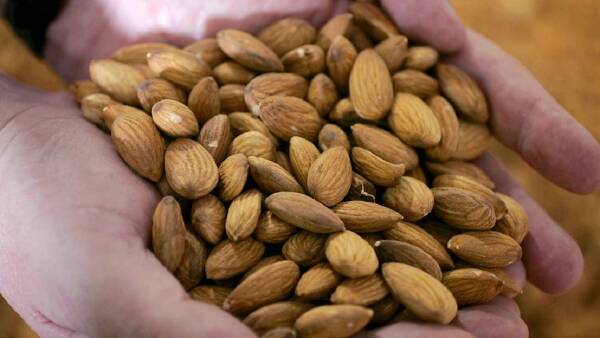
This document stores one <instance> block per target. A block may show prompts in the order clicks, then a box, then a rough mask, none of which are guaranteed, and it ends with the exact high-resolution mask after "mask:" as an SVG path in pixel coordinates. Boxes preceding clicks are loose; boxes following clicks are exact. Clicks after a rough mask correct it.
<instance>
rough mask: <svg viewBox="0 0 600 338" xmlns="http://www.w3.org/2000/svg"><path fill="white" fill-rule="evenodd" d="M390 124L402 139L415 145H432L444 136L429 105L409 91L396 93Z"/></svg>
mask: <svg viewBox="0 0 600 338" xmlns="http://www.w3.org/2000/svg"><path fill="white" fill-rule="evenodd" d="M388 124H389V125H390V128H391V129H392V131H393V132H394V133H395V134H396V135H397V136H398V137H399V138H400V139H401V140H402V141H404V142H405V143H407V144H410V145H412V146H414V147H420V148H428V147H432V146H435V145H437V144H438V143H439V142H440V140H441V138H442V132H441V128H440V124H439V122H438V120H437V118H436V117H435V115H434V114H433V112H432V111H431V109H430V108H429V106H427V104H425V102H423V100H421V99H420V98H419V97H417V96H415V95H412V94H409V93H399V94H397V95H396V99H395V101H394V106H393V107H392V112H391V113H390V115H389V117H388Z"/></svg>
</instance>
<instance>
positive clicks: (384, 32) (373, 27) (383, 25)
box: [350, 2, 400, 41]
mask: <svg viewBox="0 0 600 338" xmlns="http://www.w3.org/2000/svg"><path fill="white" fill-rule="evenodd" d="M350 13H352V14H353V15H354V20H355V22H356V23H357V24H358V26H360V27H361V28H362V29H363V30H364V31H365V32H367V34H368V35H369V36H370V37H372V38H373V39H375V40H377V41H383V40H385V39H387V38H389V37H391V36H394V35H398V34H400V33H399V32H398V29H397V28H396V25H394V23H393V22H392V21H391V20H390V19H389V18H388V16H387V15H386V14H385V13H384V12H383V11H382V10H381V9H380V8H379V7H377V6H376V5H375V4H372V3H368V2H353V3H352V4H351V5H350Z"/></svg>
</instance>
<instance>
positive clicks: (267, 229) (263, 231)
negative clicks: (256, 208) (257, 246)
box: [254, 211, 298, 244]
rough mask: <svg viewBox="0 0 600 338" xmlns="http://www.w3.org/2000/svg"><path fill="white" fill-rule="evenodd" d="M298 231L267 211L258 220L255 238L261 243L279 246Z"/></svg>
mask: <svg viewBox="0 0 600 338" xmlns="http://www.w3.org/2000/svg"><path fill="white" fill-rule="evenodd" d="M297 231H298V228H297V227H295V226H293V225H291V224H289V223H287V222H284V221H283V220H281V219H280V218H279V217H277V216H275V215H274V214H273V213H272V212H271V211H265V212H263V214H262V215H261V216H260V218H259V219H258V224H257V225H256V230H255V231H254V238H256V239H258V240H259V241H261V242H265V243H270V244H277V243H283V242H285V241H286V240H287V239H288V238H290V236H292V235H293V234H295V233H296V232H297Z"/></svg>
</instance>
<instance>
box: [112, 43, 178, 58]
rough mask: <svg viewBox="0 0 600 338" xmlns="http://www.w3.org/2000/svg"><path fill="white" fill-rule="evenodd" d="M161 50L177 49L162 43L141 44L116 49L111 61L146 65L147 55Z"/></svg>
mask: <svg viewBox="0 0 600 338" xmlns="http://www.w3.org/2000/svg"><path fill="white" fill-rule="evenodd" d="M163 49H177V47H175V46H173V45H170V44H168V43H162V42H142V43H136V44H133V45H128V46H124V47H121V48H119V49H117V50H116V51H115V52H114V53H113V54H112V55H111V59H113V60H116V61H119V62H123V63H146V56H147V55H148V53H152V52H157V51H160V50H163Z"/></svg>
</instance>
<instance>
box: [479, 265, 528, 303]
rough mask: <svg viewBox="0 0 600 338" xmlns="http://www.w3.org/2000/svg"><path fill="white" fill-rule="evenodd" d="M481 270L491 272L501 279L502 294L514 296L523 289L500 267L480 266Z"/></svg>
mask: <svg viewBox="0 0 600 338" xmlns="http://www.w3.org/2000/svg"><path fill="white" fill-rule="evenodd" d="M481 270H483V271H487V272H491V273H493V274H494V275H496V277H497V278H498V279H500V280H501V281H502V292H501V293H502V294H503V295H505V296H507V297H511V298H514V297H516V296H518V295H520V294H522V293H523V289H522V288H521V287H520V286H519V285H518V284H517V282H516V281H515V280H514V279H513V278H512V276H511V275H509V274H508V273H507V272H506V271H504V269H501V268H481Z"/></svg>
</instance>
